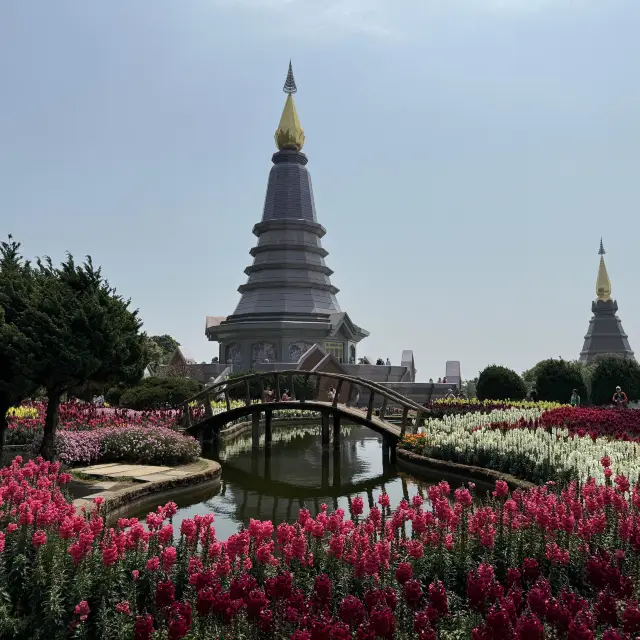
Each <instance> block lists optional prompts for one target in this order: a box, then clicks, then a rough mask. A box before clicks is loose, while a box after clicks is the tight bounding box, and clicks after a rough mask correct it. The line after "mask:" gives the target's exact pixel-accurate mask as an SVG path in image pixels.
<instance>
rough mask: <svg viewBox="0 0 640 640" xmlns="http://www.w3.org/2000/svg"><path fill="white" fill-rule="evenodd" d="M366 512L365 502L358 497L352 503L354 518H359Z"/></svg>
mask: <svg viewBox="0 0 640 640" xmlns="http://www.w3.org/2000/svg"><path fill="white" fill-rule="evenodd" d="M363 511H364V501H363V500H362V498H361V497H360V496H356V497H355V498H354V499H353V500H352V501H351V513H352V515H354V516H359V515H361V514H362V512H363Z"/></svg>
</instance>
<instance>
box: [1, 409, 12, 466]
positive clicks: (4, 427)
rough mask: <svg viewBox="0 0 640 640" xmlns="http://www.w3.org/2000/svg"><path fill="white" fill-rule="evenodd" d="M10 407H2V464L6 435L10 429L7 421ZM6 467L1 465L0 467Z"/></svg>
mask: <svg viewBox="0 0 640 640" xmlns="http://www.w3.org/2000/svg"><path fill="white" fill-rule="evenodd" d="M9 409H10V407H3V406H0V463H1V462H2V454H3V453H4V434H5V433H6V432H7V429H8V428H9V420H8V419H7V411H9ZM2 466H4V465H2V464H0V467H2Z"/></svg>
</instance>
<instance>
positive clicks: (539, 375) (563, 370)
mask: <svg viewBox="0 0 640 640" xmlns="http://www.w3.org/2000/svg"><path fill="white" fill-rule="evenodd" d="M534 369H535V371H536V380H535V383H536V390H537V392H538V399H539V400H547V401H549V402H562V403H564V404H566V403H568V402H569V399H570V398H571V394H572V392H573V390H574V389H577V391H578V395H579V396H580V400H581V402H582V403H583V404H584V403H586V402H587V388H586V386H585V384H584V379H583V377H582V371H581V370H580V367H579V365H578V364H577V363H575V362H567V361H566V360H554V359H552V358H550V359H548V360H542V361H541V362H539V363H538V364H537V365H536V366H535V367H534Z"/></svg>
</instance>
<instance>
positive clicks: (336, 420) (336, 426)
mask: <svg viewBox="0 0 640 640" xmlns="http://www.w3.org/2000/svg"><path fill="white" fill-rule="evenodd" d="M333 448H334V449H339V448H340V414H339V413H338V412H335V413H334V414H333Z"/></svg>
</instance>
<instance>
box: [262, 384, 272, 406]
mask: <svg viewBox="0 0 640 640" xmlns="http://www.w3.org/2000/svg"><path fill="white" fill-rule="evenodd" d="M271 396H272V391H271V389H270V388H269V387H265V388H264V391H263V392H262V402H264V403H267V402H271Z"/></svg>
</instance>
